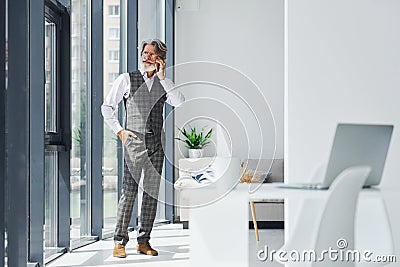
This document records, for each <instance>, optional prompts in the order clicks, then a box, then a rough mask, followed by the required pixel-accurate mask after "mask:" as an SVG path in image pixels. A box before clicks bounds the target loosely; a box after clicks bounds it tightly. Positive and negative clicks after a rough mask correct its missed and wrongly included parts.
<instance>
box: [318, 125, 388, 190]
mask: <svg viewBox="0 0 400 267" xmlns="http://www.w3.org/2000/svg"><path fill="white" fill-rule="evenodd" d="M392 132H393V125H368V124H344V123H341V124H338V126H337V128H336V134H335V138H334V141H333V144H332V149H331V153H330V157H329V162H328V166H327V169H326V174H325V179H324V183H328V184H327V185H328V186H329V185H330V184H331V183H332V181H333V180H334V179H335V178H336V177H337V176H338V175H339V174H340V173H341V172H342V171H343V170H344V169H346V168H348V167H352V166H360V165H366V166H370V167H371V173H370V175H369V176H368V178H367V180H366V182H365V186H371V185H378V184H379V183H380V181H381V178H382V172H383V168H384V165H385V161H386V155H387V152H388V149H389V144H390V139H391V136H392Z"/></svg>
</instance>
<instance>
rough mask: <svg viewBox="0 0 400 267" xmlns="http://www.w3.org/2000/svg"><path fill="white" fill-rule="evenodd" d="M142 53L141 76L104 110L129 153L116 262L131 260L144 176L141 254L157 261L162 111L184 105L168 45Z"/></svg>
mask: <svg viewBox="0 0 400 267" xmlns="http://www.w3.org/2000/svg"><path fill="white" fill-rule="evenodd" d="M139 49H141V55H142V68H141V70H138V71H134V72H131V73H123V74H121V75H120V76H119V77H118V78H117V79H116V80H115V81H114V83H113V85H112V88H111V91H110V93H109V95H108V96H107V98H106V100H105V101H104V103H103V105H102V107H101V110H102V114H103V117H104V120H105V122H106V123H107V124H108V125H109V126H110V127H111V129H112V130H113V131H114V132H115V133H116V134H118V136H119V138H120V139H121V141H122V143H123V144H124V148H125V154H124V181H123V187H122V192H121V198H120V200H119V203H118V213H117V225H116V227H115V233H114V242H115V245H114V251H113V256H114V257H119V258H124V257H126V252H125V246H126V244H127V242H128V240H129V236H128V225H129V222H130V219H131V215H132V208H133V204H134V201H135V198H136V196H137V192H138V184H139V180H140V177H141V174H142V170H143V172H144V178H143V189H144V191H143V201H142V207H141V216H140V224H139V227H138V229H137V242H138V244H137V246H136V250H137V251H138V252H140V253H142V254H146V255H153V256H157V255H158V252H157V251H156V250H154V249H153V248H152V247H151V246H150V243H149V240H150V233H151V230H152V228H153V222H154V218H155V216H156V211H157V202H158V201H157V198H158V192H159V187H160V180H161V172H162V165H163V161H164V151H163V148H162V142H163V139H164V132H163V129H162V127H163V122H164V119H163V108H164V103H165V102H167V103H168V104H170V105H172V106H179V105H180V104H182V103H183V102H184V101H185V98H184V96H183V95H182V94H181V93H180V92H179V91H178V90H172V88H173V87H174V84H173V82H172V81H171V80H169V79H167V78H165V59H166V55H167V47H166V45H165V44H164V43H163V42H162V41H160V40H158V39H154V40H146V41H143V42H142V44H141V46H140V47H139ZM122 99H123V100H124V103H125V109H126V118H125V129H123V128H122V127H121V125H120V123H119V121H118V119H117V117H116V116H115V109H116V107H117V105H118V103H119V102H121V100H122Z"/></svg>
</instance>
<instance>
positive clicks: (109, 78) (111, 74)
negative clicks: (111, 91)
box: [108, 72, 119, 84]
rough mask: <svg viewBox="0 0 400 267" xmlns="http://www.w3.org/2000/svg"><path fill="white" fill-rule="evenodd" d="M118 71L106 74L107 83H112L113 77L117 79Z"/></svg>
mask: <svg viewBox="0 0 400 267" xmlns="http://www.w3.org/2000/svg"><path fill="white" fill-rule="evenodd" d="M118 75H119V74H118V73H115V72H111V73H109V74H108V83H109V84H112V83H113V82H114V81H115V79H117V78H118Z"/></svg>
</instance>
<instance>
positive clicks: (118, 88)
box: [101, 70, 185, 134]
mask: <svg viewBox="0 0 400 267" xmlns="http://www.w3.org/2000/svg"><path fill="white" fill-rule="evenodd" d="M140 72H141V73H142V75H143V79H144V81H145V83H146V85H147V88H148V89H149V92H150V91H151V88H152V86H153V83H154V77H155V76H156V75H157V74H154V75H153V76H152V77H151V78H149V77H147V73H146V72H145V71H143V70H141V71H140ZM160 83H161V85H162V87H164V90H165V92H166V93H167V100H166V102H167V103H168V104H170V105H171V106H174V107H178V106H179V105H181V104H182V103H183V102H185V97H184V96H183V94H182V93H181V92H179V91H178V90H176V89H174V87H175V84H174V83H173V82H172V81H171V80H170V79H167V78H165V80H160ZM130 89H131V79H130V76H129V73H122V74H121V75H119V76H118V78H117V79H116V80H115V81H114V83H113V85H112V87H111V91H110V93H109V94H108V95H107V97H106V99H105V100H104V102H103V105H102V106H101V113H102V114H103V117H104V121H105V122H106V123H107V125H108V126H110V128H111V129H112V130H113V131H114V133H116V134H117V133H118V132H119V131H121V130H122V129H123V128H122V126H121V124H120V123H119V121H118V118H117V117H116V116H115V109H116V107H117V106H118V104H119V102H121V100H122V99H123V98H125V99H126V98H128V97H129V93H130Z"/></svg>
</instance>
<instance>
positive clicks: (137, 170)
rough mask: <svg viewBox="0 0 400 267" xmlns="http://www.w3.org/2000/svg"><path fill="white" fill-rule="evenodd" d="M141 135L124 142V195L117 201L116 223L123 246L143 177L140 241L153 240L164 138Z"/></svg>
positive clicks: (138, 236) (117, 238) (127, 237)
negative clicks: (151, 236) (152, 232)
mask: <svg viewBox="0 0 400 267" xmlns="http://www.w3.org/2000/svg"><path fill="white" fill-rule="evenodd" d="M137 136H138V138H133V137H129V138H128V139H127V141H126V142H125V145H124V147H125V157H124V161H125V162H124V180H123V186H122V193H121V198H120V200H119V203H118V213H117V225H116V228H115V233H114V240H115V241H118V242H121V243H122V244H123V245H126V243H127V242H128V241H129V236H128V226H129V222H130V219H131V216H132V209H133V204H134V201H135V199H136V196H137V193H138V185H139V181H140V177H141V173H142V169H143V172H144V176H143V201H142V207H141V217H140V224H139V227H138V235H137V241H138V243H141V242H144V241H148V240H150V233H151V231H152V229H153V223H154V219H155V216H156V212H157V203H158V193H159V189H160V181H161V172H162V166H163V161H164V151H163V148H162V145H161V140H160V139H159V138H158V137H156V136H155V135H151V136H148V135H143V134H137Z"/></svg>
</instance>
